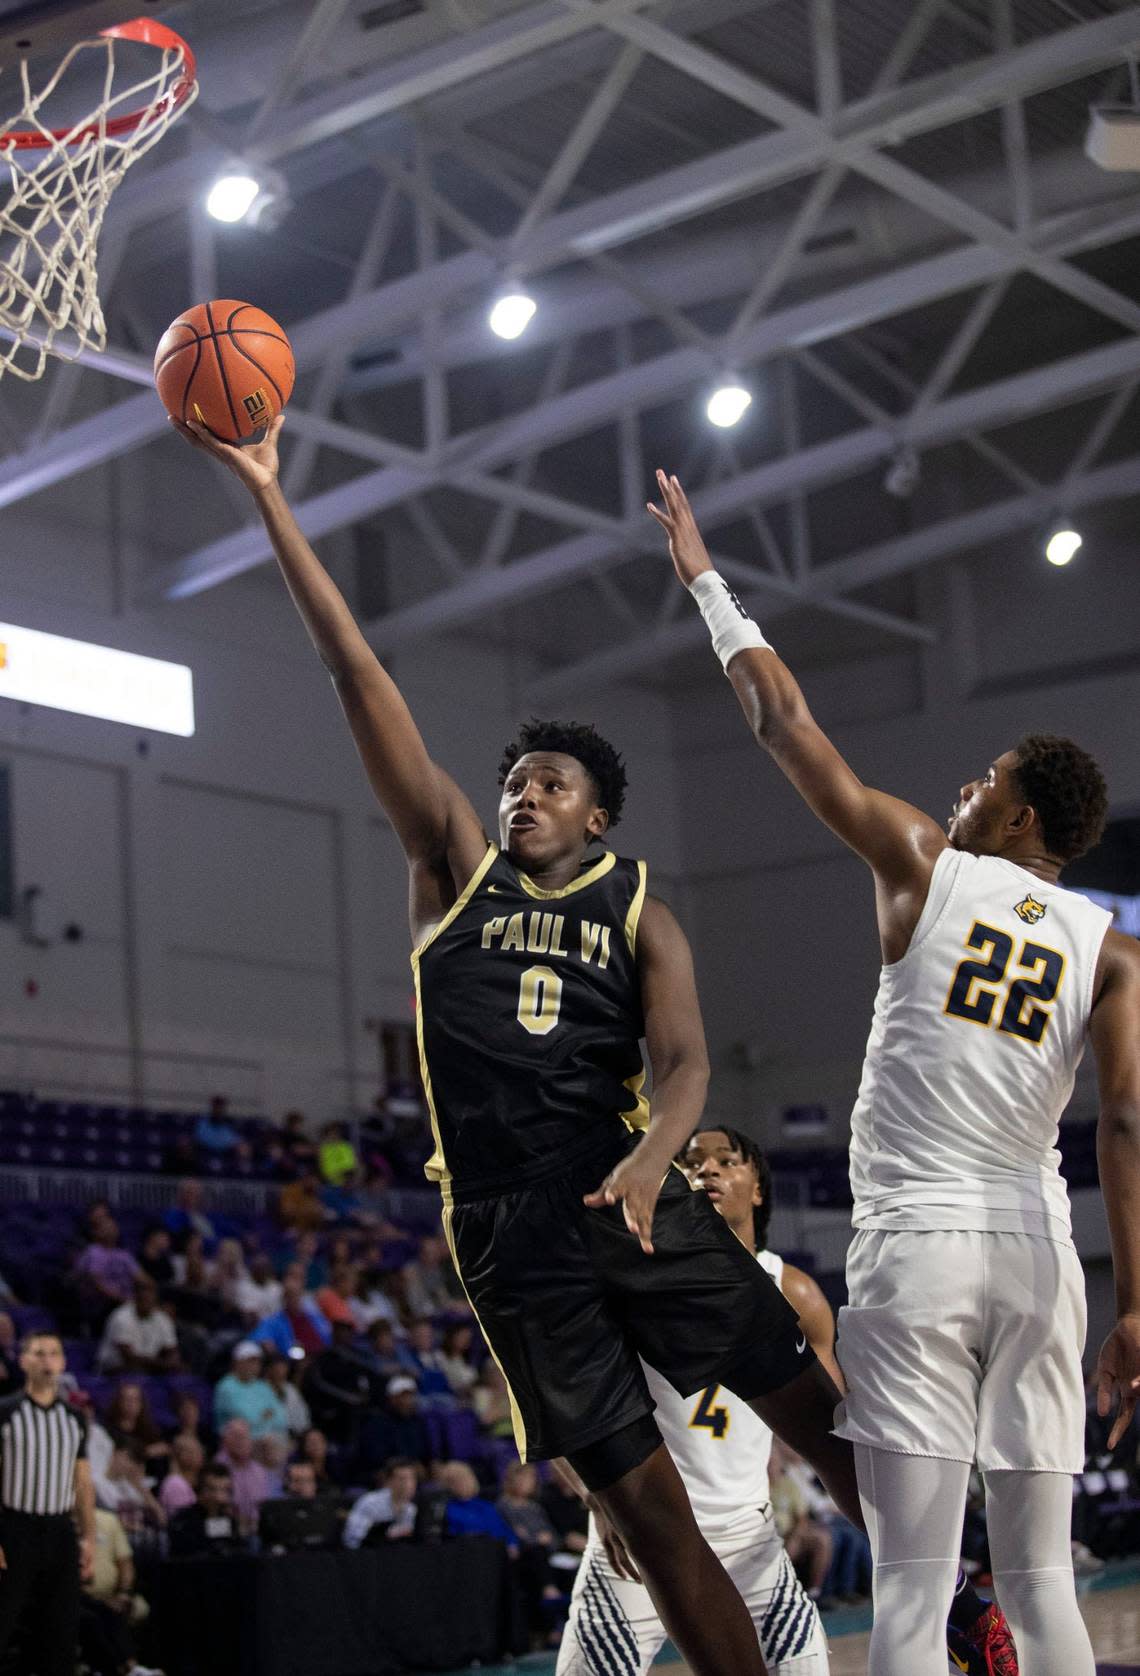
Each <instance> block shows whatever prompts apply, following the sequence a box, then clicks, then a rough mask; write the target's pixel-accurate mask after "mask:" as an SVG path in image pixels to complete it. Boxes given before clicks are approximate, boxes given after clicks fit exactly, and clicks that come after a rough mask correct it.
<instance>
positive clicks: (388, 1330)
mask: <svg viewBox="0 0 1140 1676" xmlns="http://www.w3.org/2000/svg"><path fill="white" fill-rule="evenodd" d="M360 1354H361V1360H362V1361H363V1362H364V1365H365V1366H366V1367H367V1369H368V1371H369V1372H370V1373H371V1374H372V1377H373V1379H374V1380H375V1381H376V1383H377V1385H378V1386H379V1388H380V1389H381V1390H384V1389H386V1388H387V1384H388V1381H389V1380H390V1379H395V1377H396V1375H397V1374H398V1373H409V1374H411V1375H412V1377H413V1379H414V1378H415V1368H414V1365H413V1363H412V1359H411V1356H410V1355H409V1354H408V1353H407V1352H406V1351H405V1350H404V1348H403V1346H402V1345H400V1344H398V1343H397V1341H396V1335H395V1333H394V1332H393V1330H392V1323H391V1322H390V1321H374V1322H373V1323H372V1325H371V1327H370V1328H369V1329H368V1332H367V1333H366V1334H365V1342H364V1348H363V1350H362V1351H361V1353H360Z"/></svg>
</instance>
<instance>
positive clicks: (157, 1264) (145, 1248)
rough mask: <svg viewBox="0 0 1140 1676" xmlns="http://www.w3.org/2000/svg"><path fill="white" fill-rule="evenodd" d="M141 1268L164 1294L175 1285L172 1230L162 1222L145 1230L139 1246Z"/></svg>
mask: <svg viewBox="0 0 1140 1676" xmlns="http://www.w3.org/2000/svg"><path fill="white" fill-rule="evenodd" d="M139 1267H140V1268H141V1269H142V1270H143V1272H144V1273H145V1274H148V1275H149V1276H150V1278H151V1279H152V1280H153V1281H154V1284H155V1285H156V1286H157V1287H158V1289H159V1292H162V1291H163V1290H164V1288H166V1287H167V1286H171V1285H173V1283H174V1264H173V1262H172V1261H171V1257H170V1230H169V1228H166V1227H164V1226H163V1225H162V1223H161V1222H152V1223H151V1225H150V1227H149V1228H144V1230H143V1237H142V1243H141V1244H140V1246H139Z"/></svg>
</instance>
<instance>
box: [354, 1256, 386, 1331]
mask: <svg viewBox="0 0 1140 1676" xmlns="http://www.w3.org/2000/svg"><path fill="white" fill-rule="evenodd" d="M348 1303H349V1308H350V1309H351V1310H352V1318H353V1320H354V1321H355V1322H356V1330H357V1332H359V1333H366V1332H367V1331H368V1329H369V1327H371V1326H372V1324H373V1322H375V1321H387V1322H389V1323H390V1324H391V1325H393V1326H394V1325H395V1323H396V1320H397V1312H396V1306H395V1305H394V1304H393V1302H392V1300H391V1298H390V1297H389V1296H388V1293H387V1292H386V1291H385V1290H384V1274H383V1271H382V1270H381V1269H380V1268H379V1267H376V1266H370V1267H367V1268H366V1267H365V1266H364V1265H363V1264H361V1265H360V1267H359V1269H358V1270H357V1276H356V1291H355V1292H354V1293H353V1295H352V1297H351V1298H350V1299H349V1300H348Z"/></svg>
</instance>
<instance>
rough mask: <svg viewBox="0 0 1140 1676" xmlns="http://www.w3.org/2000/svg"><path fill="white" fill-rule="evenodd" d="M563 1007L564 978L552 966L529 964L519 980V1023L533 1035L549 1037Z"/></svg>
mask: <svg viewBox="0 0 1140 1676" xmlns="http://www.w3.org/2000/svg"><path fill="white" fill-rule="evenodd" d="M561 1008H562V979H561V978H560V977H559V976H558V973H557V972H555V971H553V970H552V969H551V967H549V966H528V967H527V969H526V971H525V972H524V973H523V975H522V977H521V979H520V980H519V1023H520V1024H521V1025H522V1027H523V1029H524V1030H529V1031H530V1033H531V1035H532V1036H549V1034H550V1032H551V1031H552V1030H553V1029H554V1026H555V1025H556V1024H557V1023H558V1014H559V1012H560V1011H561Z"/></svg>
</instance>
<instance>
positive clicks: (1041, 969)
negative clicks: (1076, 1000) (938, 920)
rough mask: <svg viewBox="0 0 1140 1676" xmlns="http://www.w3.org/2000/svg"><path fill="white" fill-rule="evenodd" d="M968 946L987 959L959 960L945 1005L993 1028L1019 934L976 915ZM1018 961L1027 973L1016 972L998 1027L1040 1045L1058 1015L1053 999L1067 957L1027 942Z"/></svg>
mask: <svg viewBox="0 0 1140 1676" xmlns="http://www.w3.org/2000/svg"><path fill="white" fill-rule="evenodd" d="M966 947H967V948H968V949H977V950H978V951H979V953H980V954H983V955H984V956H985V959H983V960H963V961H961V962H960V963H959V966H958V970H957V971H956V972H955V974H954V981H953V983H952V984H951V985H950V993H949V995H948V996H947V997H946V1006H945V1009H944V1010H945V1011H946V1012H947V1013H949V1014H950V1015H951V1016H952V1017H954V1018H966V1019H969V1021H970V1023H971V1024H981V1025H983V1026H984V1027H987V1028H988V1027H989V1026H990V1025H991V1024H992V1023H993V1022H994V1013H995V1012H996V1010H997V1004H998V1002H999V1001H1000V1000H1001V989H1002V985H1003V984H1005V982H1006V978H1007V976H1009V966H1010V959H1011V957H1012V955H1013V938H1012V937H1010V936H1008V935H1007V933H1006V932H1004V931H998V930H997V929H996V928H995V927H994V926H992V925H983V924H982V922H981V921H980V920H975V922H974V925H973V928H972V930H971V932H970V935H969V936H968V937H967V938H966ZM1014 965H1015V972H1016V971H1019V972H1020V974H1021V975H1020V976H1018V975H1014V976H1012V978H1011V981H1010V983H1009V988H1008V991H1007V993H1006V998H1005V1005H1004V1006H1003V1007H1002V1009H1001V1012H1000V1014H999V1015H998V1019H997V1028H998V1029H999V1030H1002V1031H1004V1032H1005V1034H1006V1035H1007V1036H1020V1038H1021V1039H1022V1041H1025V1042H1032V1043H1033V1044H1034V1046H1035V1047H1036V1046H1038V1045H1039V1044H1040V1043H1041V1042H1042V1040H1043V1039H1044V1036H1045V1032H1046V1030H1047V1029H1048V1027H1049V1020H1050V1019H1051V1018H1052V1016H1053V1012H1052V1007H1053V1002H1054V1001H1055V1000H1056V999H1057V995H1058V992H1059V991H1060V988H1061V980H1062V978H1063V977H1064V975H1065V957H1064V955H1063V954H1061V953H1060V952H1059V951H1058V950H1057V949H1047V948H1045V947H1044V945H1043V944H1041V943H1028V942H1027V943H1023V944H1022V945H1021V953H1020V954H1019V955H1018V957H1017V960H1016V962H1015V963H1014Z"/></svg>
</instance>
